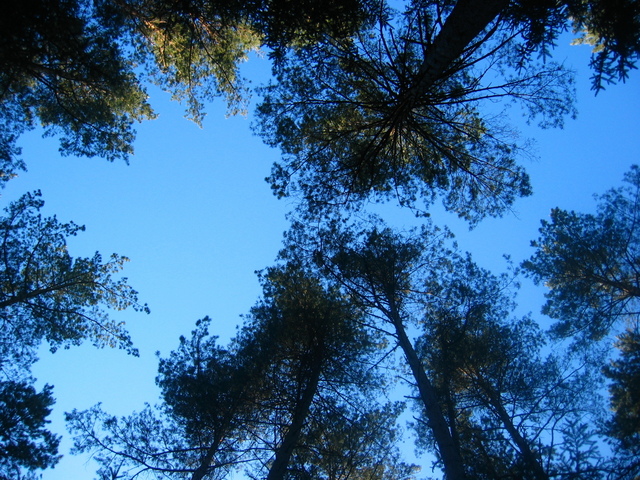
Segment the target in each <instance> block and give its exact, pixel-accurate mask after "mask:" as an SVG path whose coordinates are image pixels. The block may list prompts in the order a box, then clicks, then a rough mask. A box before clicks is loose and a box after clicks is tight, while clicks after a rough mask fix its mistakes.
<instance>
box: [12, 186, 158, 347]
mask: <svg viewBox="0 0 640 480" xmlns="http://www.w3.org/2000/svg"><path fill="white" fill-rule="evenodd" d="M40 196H41V195H40V193H39V192H35V193H29V194H26V195H24V196H22V197H21V198H20V199H19V200H18V201H16V202H13V203H11V204H10V205H9V207H7V208H6V209H5V211H6V214H5V216H4V217H3V218H0V235H1V237H0V253H1V259H0V321H1V322H2V333H1V334H0V337H1V338H2V339H3V341H2V343H3V344H10V345H14V346H15V347H16V348H18V349H20V348H23V347H28V348H33V349H35V348H37V346H38V345H39V344H40V342H41V341H42V340H46V341H47V342H48V344H49V346H50V347H51V349H52V350H55V349H57V348H58V347H60V346H64V347H68V346H70V345H77V344H79V343H80V342H82V341H83V340H90V341H92V342H93V343H94V344H95V345H97V346H117V347H120V348H124V349H127V350H128V351H129V352H130V353H136V352H135V349H133V347H132V345H131V339H130V338H129V335H128V334H127V333H126V331H125V329H124V326H123V325H122V324H121V323H117V322H114V321H112V320H110V319H109V317H108V315H107V314H106V313H104V311H103V308H104V307H108V308H112V309H115V310H124V309H126V308H128V307H132V308H133V309H134V310H139V311H148V308H147V307H146V305H140V304H139V303H138V296H137V292H136V291H135V290H133V289H132V288H131V287H130V286H129V285H128V284H127V282H126V279H114V278H113V276H114V275H115V274H117V273H118V272H119V271H120V270H121V268H122V266H123V264H124V263H125V262H126V261H127V260H128V259H127V258H126V257H122V256H119V255H115V254H114V255H112V256H111V257H110V259H109V260H108V261H107V262H104V261H103V260H102V257H101V255H100V254H99V253H96V254H95V255H94V256H93V257H92V258H73V257H71V255H69V253H68V251H67V238H68V237H72V236H74V235H76V234H77V233H78V232H79V231H82V230H83V229H84V227H81V226H78V225H76V224H74V223H60V222H58V220H57V219H56V218H55V217H48V218H43V217H42V216H41V215H40V214H39V213H38V212H39V210H40V209H41V208H42V206H43V205H44V202H43V201H42V200H41V198H40Z"/></svg>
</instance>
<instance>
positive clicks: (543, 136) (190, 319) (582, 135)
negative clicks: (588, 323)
mask: <svg viewBox="0 0 640 480" xmlns="http://www.w3.org/2000/svg"><path fill="white" fill-rule="evenodd" d="M588 55H589V49H588V47H567V48H562V49H560V50H558V51H557V52H556V55H555V57H556V59H558V60H562V59H564V58H566V63H567V64H568V65H570V66H573V67H575V68H576V69H578V71H579V74H578V78H577V82H578V83H577V89H578V104H577V106H578V109H579V116H578V119H577V120H575V121H572V120H568V121H567V124H566V126H565V128H564V130H541V129H539V128H537V127H535V126H534V127H527V126H526V125H522V124H521V122H520V119H519V118H517V117H516V118H515V119H514V120H517V121H518V122H519V127H520V128H521V134H522V137H523V138H533V139H534V140H535V146H534V148H533V153H535V155H536V158H534V159H531V158H523V159H522V162H523V163H524V165H525V166H526V168H527V170H528V172H529V173H530V175H531V180H532V183H533V187H534V195H533V196H532V197H530V198H526V199H521V200H519V201H518V202H517V203H516V206H515V210H516V211H515V214H514V215H511V216H508V217H505V218H502V219H488V220H485V221H484V222H482V223H481V224H480V225H479V226H478V227H477V228H476V229H475V230H473V231H472V232H469V231H468V229H467V227H466V226H465V225H463V224H460V223H458V222H455V221H453V219H452V218H451V217H449V216H436V217H434V220H435V221H436V222H437V223H448V224H451V225H453V228H454V231H455V233H456V235H457V237H458V241H459V244H460V247H461V248H462V249H464V250H469V251H471V252H472V253H473V254H474V258H475V259H476V260H477V261H478V262H479V263H480V264H481V265H482V266H484V267H487V268H490V269H494V270H497V271H501V270H504V268H505V262H504V261H503V259H502V255H503V254H507V253H508V254H511V255H512V257H513V259H514V260H515V261H516V262H519V261H521V260H522V259H524V258H526V257H527V256H528V255H530V253H531V251H530V249H529V242H530V240H532V239H534V238H535V237H536V236H537V229H538V227H539V222H540V219H543V218H547V217H548V214H549V211H550V209H551V208H553V207H555V206H560V207H562V208H566V209H575V210H579V211H589V210H593V208H594V205H595V204H594V202H593V199H592V194H593V193H596V192H598V193H602V192H604V191H605V190H607V189H608V188H611V187H614V186H618V185H620V183H621V179H622V176H623V174H624V172H626V171H627V170H628V169H629V167H630V165H632V164H633V163H639V162H640V156H639V155H638V152H639V151H640V121H639V117H638V112H640V75H638V74H637V73H636V72H632V76H631V79H630V80H629V81H628V82H627V84H620V85H615V86H610V87H609V88H608V89H607V90H606V91H604V92H602V93H600V94H599V95H598V96H597V97H594V95H593V92H592V91H590V89H589V86H590V84H589V78H588V77H589V75H590V73H589V71H588V69H587V68H586V66H587V62H588ZM267 69H268V66H267V62H266V61H265V60H258V59H252V60H251V61H250V63H249V64H248V65H247V75H249V76H250V77H252V78H254V79H256V80H255V81H256V82H259V81H260V78H264V76H265V75H264V74H265V72H266V71H267ZM151 100H152V103H153V105H154V107H155V108H156V109H157V111H158V113H159V114H160V116H159V118H158V119H157V120H154V121H152V122H147V123H144V124H142V125H140V126H139V127H138V138H137V141H136V143H135V150H136V153H135V155H134V156H133V157H132V158H131V164H130V165H129V166H126V165H124V164H123V163H115V164H110V163H108V162H106V161H104V160H102V159H85V158H61V157H60V156H59V154H58V152H57V143H56V140H55V139H44V140H43V139H41V138H40V137H39V135H38V134H35V133H34V134H29V135H26V136H25V137H23V140H22V145H23V154H24V158H25V160H26V161H27V165H28V168H29V171H28V172H26V173H22V174H21V175H20V176H19V178H17V179H14V180H12V181H11V182H9V184H8V186H7V188H6V189H5V190H4V191H2V192H1V195H2V197H1V198H0V203H1V204H2V206H4V205H6V204H7V203H8V202H9V201H11V200H14V199H17V198H18V197H19V196H20V195H21V194H22V193H25V192H27V191H31V190H34V189H41V190H42V192H43V197H44V200H45V202H46V205H45V209H44V213H45V214H46V215H52V214H56V215H57V216H58V218H59V219H60V220H62V221H68V220H73V221H75V222H76V223H79V224H85V225H86V226H87V231H86V232H84V233H81V234H80V235H79V236H78V237H77V238H75V239H73V240H72V242H71V244H70V250H71V254H72V255H74V256H90V255H92V254H93V253H94V252H95V251H96V250H98V251H100V252H101V253H102V254H103V255H109V254H111V253H112V252H117V253H119V254H122V255H126V256H128V257H130V258H131V262H130V263H129V264H127V266H126V269H125V275H126V276H127V277H128V278H129V280H130V283H131V284H132V285H133V286H134V287H135V288H136V289H137V290H138V291H139V292H140V297H141V299H142V301H144V302H147V303H148V304H149V306H150V307H151V314H150V315H144V314H136V313H134V312H123V313H114V314H113V317H114V318H117V319H120V320H123V321H125V322H126V323H127V326H128V329H129V331H130V333H131V334H132V337H133V340H134V342H135V345H136V346H137V347H138V348H139V350H140V354H141V355H140V358H134V357H129V356H127V355H126V354H125V353H124V352H122V351H118V350H97V349H94V348H93V347H91V346H90V345H84V346H82V347H77V348H72V349H70V350H66V351H59V352H58V353H56V354H54V355H51V354H49V353H48V352H47V351H46V349H43V352H42V354H41V360H40V362H39V363H38V364H36V366H35V368H34V372H35V376H36V377H38V379H39V383H41V384H42V383H45V382H46V383H50V384H53V385H54V386H55V389H54V395H55V397H56V399H57V403H56V405H55V408H54V413H53V414H52V416H51V418H52V419H53V422H52V424H51V428H52V429H53V430H54V431H56V432H58V433H62V434H63V435H64V436H65V441H63V443H62V446H61V453H62V454H63V455H64V458H63V459H62V460H61V462H60V464H59V465H58V466H57V467H56V468H55V469H54V470H49V471H45V472H44V474H43V478H44V479H45V480H69V479H90V478H94V472H95V464H93V463H91V462H89V463H87V459H86V458H82V457H73V456H71V455H69V453H68V449H69V447H70V444H71V442H70V438H69V435H68V434H67V433H66V431H65V427H64V422H63V420H62V419H63V412H65V411H69V410H71V409H73V408H78V409H86V408H89V407H91V406H93V405H94V404H96V403H98V402H102V404H103V408H104V410H105V411H107V412H110V413H112V414H114V415H125V414H129V413H131V412H132V411H134V410H139V409H141V408H142V406H143V404H144V402H149V403H152V404H153V403H155V402H156V401H157V398H158V391H157V389H156V387H155V383H154V378H155V375H156V368H157V359H156V357H155V355H154V353H155V352H156V351H160V352H161V353H162V354H163V355H167V354H168V353H169V352H170V351H171V350H172V349H173V348H175V347H176V346H177V344H178V337H179V336H180V335H182V334H184V335H188V334H189V332H190V331H191V329H192V328H193V325H194V323H195V321H196V320H197V319H199V318H201V317H203V316H205V315H209V316H211V317H212V318H213V319H214V332H213V333H215V334H217V335H219V336H220V337H221V340H222V341H223V342H226V340H227V339H228V338H229V337H230V336H231V335H233V333H234V330H235V326H236V325H237V324H238V323H239V321H240V318H239V315H241V314H243V313H246V312H247V311H248V310H249V308H250V307H251V306H252V305H253V304H254V303H255V301H256V300H257V298H258V296H259V294H260V290H259V286H258V282H257V280H256V277H255V275H254V271H255V270H258V269H262V268H264V267H266V266H268V265H270V264H271V263H272V261H273V259H274V258H275V255H276V254H277V251H278V249H279V247H280V241H281V235H282V232H283V231H284V230H285V229H286V228H287V222H286V220H285V213H286V212H287V211H288V210H290V207H291V205H289V204H287V202H286V201H278V200H276V199H275V198H274V197H273V196H272V195H271V192H270V189H269V187H268V185H267V184H266V183H265V182H264V177H265V176H267V175H268V174H269V170H270V167H271V164H272V163H273V161H275V160H276V159H277V158H278V152H277V151H274V150H270V149H269V148H267V147H266V146H264V145H263V144H262V143H261V140H260V139H259V138H257V137H255V136H253V135H252V133H251V131H250V124H251V118H250V116H249V118H243V117H233V118H225V117H224V106H223V105H222V102H218V103H216V104H213V105H210V106H208V107H207V110H208V112H209V115H208V116H207V118H206V120H205V122H204V128H203V129H200V128H198V127H197V126H196V125H194V124H193V123H190V122H188V121H187V120H185V119H183V118H182V116H183V110H182V107H181V106H180V105H177V104H175V103H170V102H169V101H168V95H166V94H164V93H161V92H157V91H153V92H152V98H151ZM514 113H516V115H517V112H516V111H515V110H514ZM405 215H406V216H405ZM411 218H412V217H411V216H410V215H409V214H408V212H402V213H397V217H396V221H398V222H402V221H403V219H406V221H407V222H410V221H411ZM524 283H525V287H526V288H525V289H524V290H523V294H522V295H521V297H520V299H521V303H522V305H523V309H525V310H526V311H529V310H531V311H533V312H534V313H535V314H537V312H538V311H539V307H540V304H541V297H540V291H539V289H533V288H529V287H528V286H527V281H526V280H525V282H524ZM425 467H426V468H428V461H425ZM425 473H426V472H425Z"/></svg>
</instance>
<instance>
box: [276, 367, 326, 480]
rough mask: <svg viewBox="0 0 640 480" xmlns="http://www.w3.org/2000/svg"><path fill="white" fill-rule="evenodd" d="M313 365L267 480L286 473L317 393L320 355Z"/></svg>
mask: <svg viewBox="0 0 640 480" xmlns="http://www.w3.org/2000/svg"><path fill="white" fill-rule="evenodd" d="M313 357H314V358H313V365H312V370H311V375H310V378H309V382H308V383H307V386H306V387H305V389H304V391H303V393H302V396H301V397H300V399H299V400H298V402H297V404H296V408H295V410H294V413H293V418H292V419H291V425H289V429H288V430H287V433H286V434H285V436H284V439H283V440H282V443H281V444H280V446H279V447H278V449H277V451H276V456H275V459H274V460H273V463H272V464H271V468H270V469H269V474H268V475H267V480H283V479H284V477H285V474H286V473H287V466H288V465H289V460H290V459H291V455H292V454H293V449H294V448H295V447H296V445H297V443H298V439H299V438H300V432H301V431H302V427H304V424H305V422H306V420H307V417H308V416H309V411H310V409H311V403H312V402H313V398H314V397H315V395H316V392H317V391H318V383H319V382H320V373H321V372H322V357H321V356H320V355H314V356H313Z"/></svg>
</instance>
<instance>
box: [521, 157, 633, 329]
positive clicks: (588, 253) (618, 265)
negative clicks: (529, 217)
mask: <svg viewBox="0 0 640 480" xmlns="http://www.w3.org/2000/svg"><path fill="white" fill-rule="evenodd" d="M625 182H626V183H627V185H626V186H624V187H622V188H618V189H614V190H611V191H609V192H608V193H606V194H605V195H602V196H600V197H597V198H598V200H599V205H598V211H597V213H596V214H581V213H575V212H567V211H565V210H561V209H559V208H556V209H554V210H552V212H551V221H549V222H547V221H543V222H542V227H541V229H540V234H541V236H540V238H539V239H538V240H536V241H534V242H532V245H533V246H534V247H535V248H536V249H537V251H536V253H535V254H534V255H533V256H532V257H531V259H530V260H528V261H526V262H524V263H523V267H524V268H525V269H526V270H527V271H528V273H529V275H530V276H531V277H533V279H534V280H535V281H536V282H544V284H545V285H546V286H547V287H548V288H549V292H548V293H547V294H546V295H547V299H548V300H547V303H546V304H545V306H544V308H543V312H544V313H546V314H547V315H549V316H551V317H552V318H555V319H557V320H558V323H556V325H555V326H554V327H553V331H554V332H555V333H556V334H557V335H559V336H569V335H574V334H576V333H579V334H580V335H584V336H586V337H589V338H592V339H600V338H602V337H603V336H604V335H606V334H607V333H608V331H609V329H610V328H611V327H612V325H614V324H615V323H616V322H617V321H619V320H623V321H624V320H628V321H631V322H633V321H635V319H636V316H637V311H638V308H637V306H638V298H640V283H639V279H640V276H639V275H638V266H639V262H640V235H639V230H638V218H639V216H640V170H639V169H638V167H635V166H634V167H633V168H632V169H631V171H630V172H629V173H628V174H627V175H626V176H625Z"/></svg>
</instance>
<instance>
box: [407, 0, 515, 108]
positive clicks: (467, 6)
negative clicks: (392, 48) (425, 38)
mask: <svg viewBox="0 0 640 480" xmlns="http://www.w3.org/2000/svg"><path fill="white" fill-rule="evenodd" d="M508 5H509V0H459V1H458V2H457V3H456V5H455V7H453V10H452V11H451V13H450V14H449V16H448V17H447V19H446V20H445V22H444V25H443V26H442V30H440V32H439V33H438V35H437V36H436V38H435V40H434V41H433V44H431V45H430V46H429V48H428V50H427V53H426V54H425V57H424V60H423V61H422V65H421V66H420V70H419V71H418V74H417V75H416V77H415V80H414V83H413V85H412V86H411V87H410V88H409V89H408V90H407V92H406V93H405V94H404V95H402V96H401V100H400V103H399V105H398V109H397V113H396V117H401V118H403V117H404V116H405V115H406V114H408V113H409V112H410V111H411V110H412V109H413V108H414V106H415V104H416V102H417V100H418V99H419V98H420V97H422V96H424V95H425V94H426V93H427V92H428V91H429V88H431V86H432V85H433V84H434V83H435V82H436V81H437V80H438V79H439V78H442V77H443V75H444V74H445V72H446V71H447V70H448V69H449V67H450V66H451V64H452V63H453V62H454V61H455V60H456V59H458V58H460V56H461V55H462V54H463V52H464V50H465V49H466V48H467V47H468V46H469V44H470V43H471V42H472V41H473V39H474V38H476V37H477V36H478V35H479V34H480V32H482V31H483V30H484V29H485V28H486V27H487V26H488V25H489V24H490V23H491V22H492V21H493V20H494V19H495V18H496V17H497V16H498V14H499V13H500V12H501V11H502V10H504V9H505V8H506V7H507V6H508Z"/></svg>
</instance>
